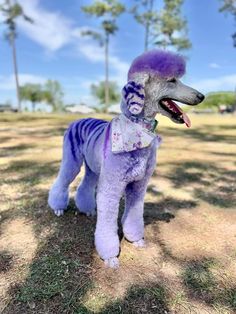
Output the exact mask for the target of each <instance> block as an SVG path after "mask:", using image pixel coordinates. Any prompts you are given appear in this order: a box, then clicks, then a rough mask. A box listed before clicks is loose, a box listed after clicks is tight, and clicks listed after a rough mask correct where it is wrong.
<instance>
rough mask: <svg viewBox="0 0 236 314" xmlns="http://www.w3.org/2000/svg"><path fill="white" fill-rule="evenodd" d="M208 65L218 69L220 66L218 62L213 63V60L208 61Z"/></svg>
mask: <svg viewBox="0 0 236 314" xmlns="http://www.w3.org/2000/svg"><path fill="white" fill-rule="evenodd" d="M209 67H210V68H212V69H219V68H221V66H220V65H219V64H218V63H214V62H213V63H210V64H209Z"/></svg>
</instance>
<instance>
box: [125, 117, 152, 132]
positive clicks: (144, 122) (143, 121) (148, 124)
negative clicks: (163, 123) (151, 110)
mask: <svg viewBox="0 0 236 314" xmlns="http://www.w3.org/2000/svg"><path fill="white" fill-rule="evenodd" d="M125 116H126V115H125ZM126 118H128V119H129V120H131V121H132V122H134V123H138V124H139V125H141V126H142V127H143V128H144V129H147V130H148V131H151V132H154V131H155V129H156V127H157V125H158V121H157V120H156V119H147V118H145V117H137V116H134V115H131V116H129V117H127V116H126Z"/></svg>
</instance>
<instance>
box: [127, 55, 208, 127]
mask: <svg viewBox="0 0 236 314" xmlns="http://www.w3.org/2000/svg"><path fill="white" fill-rule="evenodd" d="M184 73H185V60H184V58H183V57H182V56H180V55H178V54H174V53H172V52H168V51H162V50H151V51H148V52H146V53H144V54H142V55H141V56H139V57H137V58H136V59H135V60H134V61H133V63H132V64H131V67H130V69H129V72H128V83H127V84H126V85H125V86H124V88H123V90H122V96H123V99H122V104H121V109H122V111H123V113H124V114H125V115H126V116H128V117H129V116H131V115H132V116H137V117H145V118H147V119H153V118H154V117H155V115H156V114H157V113H161V114H163V115H165V116H167V117H169V118H170V119H171V120H172V121H174V122H175V123H186V125H187V126H190V120H189V118H188V117H187V115H186V114H185V113H183V111H182V109H181V108H180V107H179V106H178V105H177V104H176V103H175V102H174V100H175V101H178V102H181V103H184V104H186V105H197V104H199V103H200V102H201V101H203V99H204V96H203V95H202V94H201V93H200V92H198V91H197V90H195V89H193V88H191V87H189V86H187V85H184V84H183V83H181V81H180V78H181V77H182V76H183V75H184Z"/></svg>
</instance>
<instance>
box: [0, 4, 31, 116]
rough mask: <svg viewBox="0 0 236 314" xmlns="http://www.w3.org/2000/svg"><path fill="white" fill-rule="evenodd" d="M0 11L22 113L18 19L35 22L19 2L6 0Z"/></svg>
mask: <svg viewBox="0 0 236 314" xmlns="http://www.w3.org/2000/svg"><path fill="white" fill-rule="evenodd" d="M0 10H1V11H2V13H3V15H4V16H5V20H4V24H5V25H6V26H7V31H6V34H5V37H6V39H7V40H8V41H9V43H10V46H11V48H12V58H13V67H14V75H15V82H16V96H17V105H18V111H21V100H20V87H19V79H18V66H17V56H16V44H15V39H16V36H17V32H16V19H17V18H19V17H23V18H24V20H26V21H28V22H31V23H32V22H33V21H32V19H31V18H30V17H28V16H27V15H25V13H24V11H23V8H22V7H21V5H20V4H19V3H17V2H15V3H12V2H11V0H5V2H4V4H3V5H1V6H0Z"/></svg>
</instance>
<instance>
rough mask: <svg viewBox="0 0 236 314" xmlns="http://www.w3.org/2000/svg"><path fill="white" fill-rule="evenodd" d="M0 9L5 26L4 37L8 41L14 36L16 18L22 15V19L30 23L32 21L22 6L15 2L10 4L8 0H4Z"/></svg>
mask: <svg viewBox="0 0 236 314" xmlns="http://www.w3.org/2000/svg"><path fill="white" fill-rule="evenodd" d="M0 11H1V12H2V13H3V16H4V18H5V19H4V21H3V23H4V24H5V25H6V27H7V31H6V34H5V37H6V39H8V40H9V41H11V40H13V39H14V38H15V37H16V20H17V19H18V18H19V17H23V18H24V20H26V21H28V22H30V23H32V22H33V20H32V19H31V18H30V17H29V16H27V15H26V14H25V13H24V10H23V8H22V6H21V5H20V4H19V3H17V2H16V3H14V4H11V3H10V1H9V0H5V2H4V3H3V4H2V5H1V6H0Z"/></svg>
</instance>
